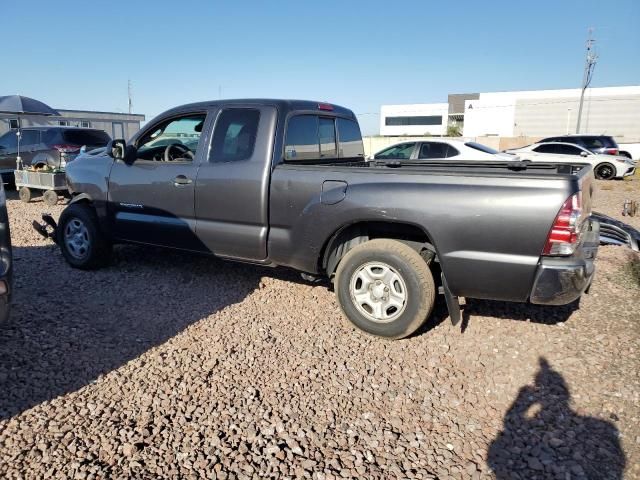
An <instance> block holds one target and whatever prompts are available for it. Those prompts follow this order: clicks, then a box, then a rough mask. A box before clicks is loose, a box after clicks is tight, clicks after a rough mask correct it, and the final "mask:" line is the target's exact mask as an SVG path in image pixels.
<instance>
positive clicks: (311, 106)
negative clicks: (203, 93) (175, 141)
mask: <svg viewBox="0 0 640 480" xmlns="http://www.w3.org/2000/svg"><path fill="white" fill-rule="evenodd" d="M225 105H274V106H276V107H278V109H280V110H283V111H300V110H312V111H318V112H320V113H321V114H327V115H331V114H332V113H333V114H336V113H337V114H339V115H344V116H347V117H351V118H353V119H354V120H355V118H356V116H355V114H354V113H353V111H351V110H349V109H348V108H345V107H341V106H340V105H336V104H335V103H331V102H321V101H312V100H286V99H277V98H234V99H230V100H209V101H204V102H196V103H188V104H186V105H180V106H178V107H175V108H172V109H170V110H167V111H166V112H164V113H162V114H161V115H162V116H164V115H166V114H172V113H179V112H181V111H184V110H197V109H199V108H201V109H206V108H211V107H217V106H225ZM320 105H326V106H328V107H330V109H321V108H320Z"/></svg>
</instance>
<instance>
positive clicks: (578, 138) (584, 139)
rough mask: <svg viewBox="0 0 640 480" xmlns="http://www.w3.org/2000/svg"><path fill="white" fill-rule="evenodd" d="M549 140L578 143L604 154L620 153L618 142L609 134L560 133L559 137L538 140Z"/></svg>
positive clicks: (546, 141)
mask: <svg viewBox="0 0 640 480" xmlns="http://www.w3.org/2000/svg"><path fill="white" fill-rule="evenodd" d="M549 142H554V143H557V142H561V143H572V144H574V145H578V146H579V147H582V148H586V149H587V150H589V151H590V152H593V153H602V154H604V155H618V154H619V153H620V149H619V148H618V144H617V143H616V141H615V140H614V138H613V137H611V136H609V135H589V134H578V133H576V134H575V135H559V136H557V137H548V138H543V139H542V140H539V141H538V143H549Z"/></svg>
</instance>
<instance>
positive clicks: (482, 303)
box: [461, 298, 580, 332]
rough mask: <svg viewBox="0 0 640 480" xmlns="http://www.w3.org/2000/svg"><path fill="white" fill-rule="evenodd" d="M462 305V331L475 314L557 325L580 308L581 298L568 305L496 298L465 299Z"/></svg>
mask: <svg viewBox="0 0 640 480" xmlns="http://www.w3.org/2000/svg"><path fill="white" fill-rule="evenodd" d="M465 301H466V303H465V305H464V306H463V307H462V322H461V324H462V326H461V328H462V332H464V331H465V330H466V329H467V327H468V326H469V322H470V321H473V317H474V316H478V317H495V318H503V319H506V320H520V321H528V322H533V323H540V324H544V325H555V324H558V323H563V322H566V321H567V320H569V317H571V315H572V314H573V313H574V312H575V311H576V310H578V309H579V308H580V300H579V299H578V300H576V301H575V302H572V303H570V304H568V305H552V306H550V305H533V304H531V303H515V302H500V301H495V300H479V299H474V298H467V299H465Z"/></svg>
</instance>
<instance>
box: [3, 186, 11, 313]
mask: <svg viewBox="0 0 640 480" xmlns="http://www.w3.org/2000/svg"><path fill="white" fill-rule="evenodd" d="M12 289H13V254H12V250H11V232H10V230H9V216H8V215H7V197H6V196H5V193H4V186H3V185H2V184H1V183H0V324H1V323H3V322H4V321H5V320H7V318H8V317H9V308H10V305H11V294H12Z"/></svg>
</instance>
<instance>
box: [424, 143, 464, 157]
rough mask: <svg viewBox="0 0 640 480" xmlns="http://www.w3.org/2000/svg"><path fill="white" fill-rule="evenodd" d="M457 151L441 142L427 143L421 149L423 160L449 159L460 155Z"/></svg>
mask: <svg viewBox="0 0 640 480" xmlns="http://www.w3.org/2000/svg"><path fill="white" fill-rule="evenodd" d="M459 153H460V152H458V150H457V149H455V148H454V147H452V146H451V145H449V144H447V143H440V142H425V143H423V144H422V146H421V147H420V155H419V158H421V159H428V158H431V159H437V158H449V157H454V156H456V155H458V154H459Z"/></svg>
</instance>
